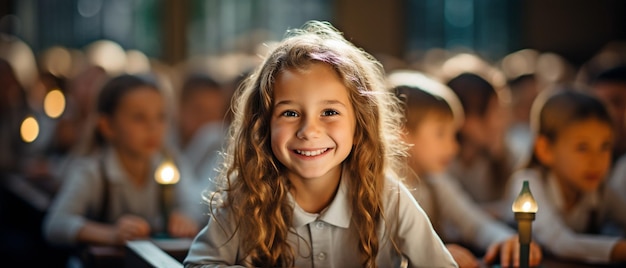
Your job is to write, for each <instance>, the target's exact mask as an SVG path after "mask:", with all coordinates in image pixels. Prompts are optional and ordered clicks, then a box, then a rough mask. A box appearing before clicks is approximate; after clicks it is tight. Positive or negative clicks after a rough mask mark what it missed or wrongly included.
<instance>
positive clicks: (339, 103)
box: [274, 100, 346, 107]
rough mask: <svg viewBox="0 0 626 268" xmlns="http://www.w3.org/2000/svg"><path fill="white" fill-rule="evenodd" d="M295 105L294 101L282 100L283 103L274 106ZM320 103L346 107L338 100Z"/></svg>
mask: <svg viewBox="0 0 626 268" xmlns="http://www.w3.org/2000/svg"><path fill="white" fill-rule="evenodd" d="M294 103H295V102H294V101H292V100H282V101H279V102H277V103H276V104H274V107H276V106H280V105H290V104H294ZM320 103H321V104H323V105H336V104H338V105H341V106H343V107H346V105H345V104H344V103H343V102H341V101H338V100H322V101H320Z"/></svg>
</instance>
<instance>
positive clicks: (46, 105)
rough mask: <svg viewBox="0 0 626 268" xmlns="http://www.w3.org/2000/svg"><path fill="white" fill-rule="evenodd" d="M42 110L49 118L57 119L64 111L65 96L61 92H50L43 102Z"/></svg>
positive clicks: (56, 90)
mask: <svg viewBox="0 0 626 268" xmlns="http://www.w3.org/2000/svg"><path fill="white" fill-rule="evenodd" d="M43 109H44V111H45V112H46V115H48V116H49V117H50V118H58V117H59V116H61V115H62V114H63V112H64V111H65V96H64V95H63V93H62V92H61V90H58V89H55V90H51V91H50V92H48V94H46V98H45V99H44V101H43Z"/></svg>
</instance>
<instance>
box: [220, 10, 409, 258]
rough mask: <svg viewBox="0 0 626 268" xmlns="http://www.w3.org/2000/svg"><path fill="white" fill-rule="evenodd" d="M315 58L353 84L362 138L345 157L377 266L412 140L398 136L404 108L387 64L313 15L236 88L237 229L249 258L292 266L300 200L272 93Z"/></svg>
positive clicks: (226, 182)
mask: <svg viewBox="0 0 626 268" xmlns="http://www.w3.org/2000/svg"><path fill="white" fill-rule="evenodd" d="M315 62H322V63H325V64H328V65H330V66H332V68H333V69H334V70H335V71H336V72H337V74H338V75H339V77H340V78H341V79H342V80H343V83H344V84H345V86H346V87H347V88H348V90H349V96H350V101H351V103H352V106H353V109H354V111H355V115H356V131H355V146H354V147H353V150H352V152H351V153H350V155H349V156H348V157H347V158H346V160H345V161H344V170H347V172H350V174H351V176H350V178H351V180H350V181H349V182H348V187H349V189H350V190H349V191H347V192H348V198H349V200H350V202H351V206H352V208H353V213H352V219H351V224H354V226H355V229H356V230H358V237H359V247H358V248H359V251H360V255H361V260H360V261H361V263H362V264H363V266H365V267H375V266H376V263H375V260H376V256H377V254H378V247H379V244H380V241H379V237H378V236H377V233H376V230H377V227H378V226H379V224H380V223H381V221H383V220H384V217H383V205H382V203H383V202H382V194H383V187H384V184H385V177H386V176H393V177H397V174H396V173H395V170H398V165H402V163H404V159H400V158H403V157H405V156H406V149H407V146H406V145H405V143H403V142H402V139H401V138H400V136H399V134H400V123H401V118H402V116H401V114H402V113H401V112H402V111H401V110H400V106H399V104H398V103H399V102H398V101H397V99H396V98H395V96H394V94H393V93H391V92H390V91H389V90H388V88H387V86H386V84H385V80H384V79H385V78H384V71H383V68H382V66H381V64H380V63H379V62H378V61H377V60H375V59H374V58H373V57H372V56H371V55H370V54H368V53H366V52H365V51H363V50H361V49H359V48H357V47H355V46H354V45H353V44H351V43H350V42H348V41H347V40H346V39H345V38H344V37H343V35H342V34H341V33H340V32H338V31H337V30H336V29H335V28H334V27H333V26H332V25H330V24H329V23H325V22H318V21H310V22H307V23H306V24H305V25H304V26H303V27H302V28H301V29H296V30H290V31H288V32H287V34H286V37H285V39H284V40H283V41H282V42H281V43H280V44H279V45H278V46H277V47H276V48H275V49H274V50H273V51H272V52H271V53H270V55H269V56H268V57H267V58H266V59H265V61H264V62H263V64H262V65H261V66H259V67H258V68H257V69H256V70H255V71H254V73H252V74H251V75H250V76H249V77H248V78H247V79H246V81H244V83H243V84H242V85H241V86H240V88H239V89H238V90H237V93H236V95H235V97H234V98H233V112H234V120H233V122H232V125H231V128H230V132H229V136H228V139H229V140H228V142H229V145H228V147H227V150H226V153H225V154H224V157H225V159H224V164H223V165H222V168H221V172H220V175H219V177H218V182H219V185H220V187H219V189H221V191H222V192H226V193H227V194H226V198H225V203H224V206H225V208H229V209H230V211H231V213H232V215H233V217H232V219H236V220H237V223H236V226H237V228H236V231H235V232H239V238H240V243H241V247H242V250H243V251H244V257H245V258H249V259H250V260H251V261H252V263H251V264H250V265H254V266H262V267H274V266H292V265H293V264H294V261H295V258H296V256H295V253H294V250H293V249H292V248H291V246H290V245H289V243H288V241H287V239H288V235H289V233H290V232H291V233H295V230H293V228H292V227H291V223H292V218H293V209H294V208H293V207H292V205H291V204H290V202H289V199H288V193H289V188H290V184H289V182H288V180H287V178H286V177H285V176H284V170H285V167H284V166H283V165H282V164H281V163H280V162H279V161H278V160H277V158H276V157H275V156H274V155H273V153H272V149H271V146H270V131H269V130H270V118H271V114H272V109H273V104H274V103H273V99H272V98H273V90H274V83H275V79H276V77H277V76H278V74H279V73H280V72H282V71H284V70H288V69H306V68H308V66H310V65H311V64H312V63H315ZM211 198H215V195H214V196H213V197H210V199H211ZM211 211H213V209H211ZM231 239H232V238H231ZM394 245H395V243H394Z"/></svg>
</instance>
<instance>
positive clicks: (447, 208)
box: [432, 175, 515, 250]
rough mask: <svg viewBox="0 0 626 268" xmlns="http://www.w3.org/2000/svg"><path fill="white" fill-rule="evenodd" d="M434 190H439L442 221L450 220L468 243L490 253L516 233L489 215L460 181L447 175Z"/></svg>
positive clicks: (437, 179)
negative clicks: (492, 248)
mask: <svg viewBox="0 0 626 268" xmlns="http://www.w3.org/2000/svg"><path fill="white" fill-rule="evenodd" d="M432 183H433V189H434V190H435V191H437V193H436V196H437V205H438V206H439V208H438V210H439V211H441V215H442V219H444V220H449V221H450V222H451V223H452V224H453V226H454V227H455V228H457V229H458V231H460V234H461V237H462V239H463V240H464V241H466V242H470V243H472V244H474V245H476V246H478V247H479V248H480V249H482V250H487V249H488V248H489V246H491V245H492V244H495V243H498V242H501V241H504V240H506V239H508V238H509V237H511V236H513V235H514V234H515V231H514V230H512V229H511V228H509V227H508V226H506V225H505V224H503V223H500V222H498V221H497V220H495V219H493V217H491V216H490V215H488V214H487V213H485V212H484V211H483V210H482V209H481V208H480V207H478V205H476V203H475V202H474V201H473V200H472V199H471V198H470V197H469V195H468V194H467V193H466V192H465V191H464V190H463V189H461V187H460V185H459V184H458V182H456V181H455V180H454V179H452V178H450V177H449V176H447V175H441V176H438V177H436V178H434V179H433V182H432Z"/></svg>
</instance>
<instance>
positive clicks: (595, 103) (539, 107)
mask: <svg viewBox="0 0 626 268" xmlns="http://www.w3.org/2000/svg"><path fill="white" fill-rule="evenodd" d="M532 111H533V114H532V118H531V120H532V121H531V122H532V123H533V124H532V126H533V128H534V131H535V133H536V138H535V143H534V148H533V154H532V157H531V159H530V161H529V164H528V166H527V168H526V169H523V170H520V171H518V172H516V173H515V174H514V175H513V176H512V179H511V184H510V185H509V190H508V196H509V200H510V201H511V202H512V200H513V199H514V198H515V197H516V196H517V194H518V193H519V190H520V189H521V187H522V183H523V181H525V180H527V181H528V182H529V184H530V189H531V192H532V194H533V196H534V198H535V200H536V201H537V205H538V206H539V211H538V212H537V216H536V220H535V222H534V223H533V236H534V238H536V240H537V241H538V242H539V243H540V244H541V245H542V246H543V247H544V248H545V249H547V250H548V251H549V252H551V253H552V254H554V255H556V256H558V257H561V258H568V259H575V260H580V261H585V262H593V263H608V262H623V261H626V240H624V239H623V238H619V237H611V236H607V235H601V234H600V231H601V229H602V226H603V224H605V223H607V222H608V221H613V222H614V223H615V224H617V225H619V226H620V228H622V230H626V203H624V201H623V200H622V199H621V198H619V197H618V196H617V195H616V193H615V192H614V191H613V189H611V188H609V187H606V184H605V182H604V180H605V178H606V176H607V175H608V172H609V167H610V163H611V149H612V146H613V139H614V131H613V129H612V125H611V122H612V121H611V118H610V117H609V114H608V112H607V111H606V108H605V107H604V105H603V104H602V103H601V102H600V101H599V100H597V99H596V98H594V97H592V96H589V95H586V94H584V93H580V92H577V91H574V90H567V89H563V90H555V91H546V92H544V93H542V94H541V95H540V96H539V98H537V100H536V101H535V103H534V104H533V109H532ZM508 215H509V218H510V220H511V221H512V216H513V214H512V213H511V212H510V211H509V213H508Z"/></svg>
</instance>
